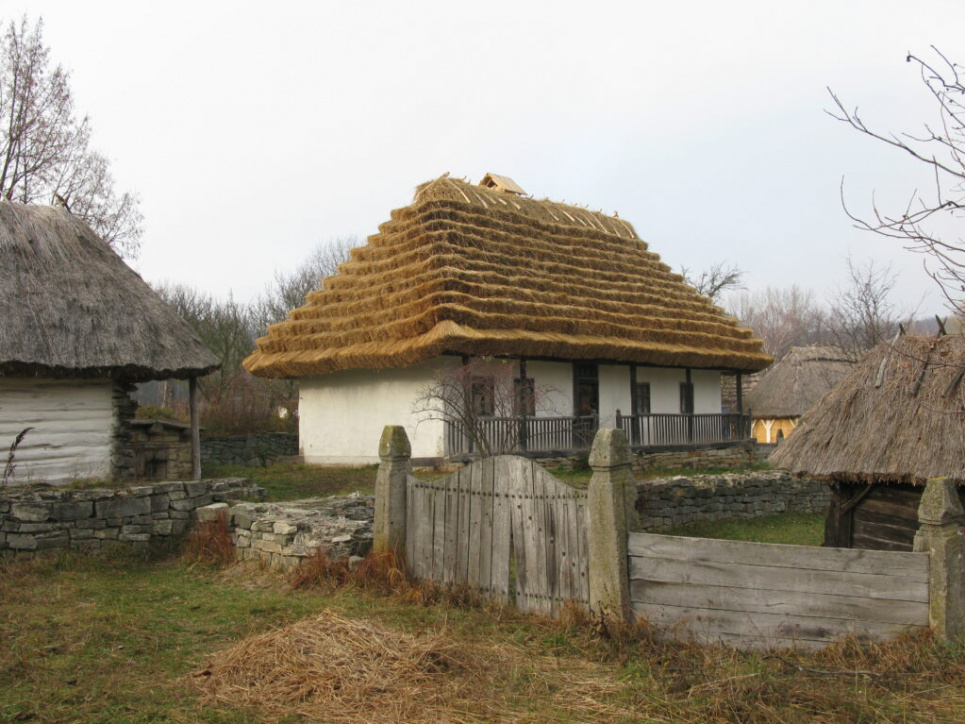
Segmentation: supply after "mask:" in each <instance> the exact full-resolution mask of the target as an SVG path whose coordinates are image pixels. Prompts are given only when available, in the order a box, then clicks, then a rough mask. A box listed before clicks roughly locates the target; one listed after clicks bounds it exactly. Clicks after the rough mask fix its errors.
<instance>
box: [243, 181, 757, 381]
mask: <svg viewBox="0 0 965 724" xmlns="http://www.w3.org/2000/svg"><path fill="white" fill-rule="evenodd" d="M497 178H499V177H497ZM517 188H518V187H517ZM444 353H452V354H460V355H461V354H468V355H479V354H486V355H521V356H526V357H543V358H556V359H586V360H611V361H619V362H636V363H640V364H653V365H670V366H689V367H694V368H706V369H733V370H741V371H747V372H750V371H754V370H759V369H763V368H764V367H766V366H767V365H768V364H770V362H771V358H770V357H769V356H768V355H767V354H765V353H764V352H763V351H762V345H761V341H760V340H758V339H755V338H754V337H753V336H752V333H751V331H750V330H748V329H744V328H742V327H739V326H738V325H737V323H736V321H735V320H734V319H733V318H731V317H728V316H727V315H725V314H724V312H723V311H722V310H721V309H719V308H718V307H715V306H714V305H713V303H712V302H711V301H710V300H709V299H707V298H706V297H702V296H701V295H699V294H698V293H697V292H696V291H695V290H694V289H693V288H692V287H690V286H688V285H687V284H685V283H684V281H683V279H682V278H681V276H680V275H678V274H674V273H673V272H672V271H671V270H670V268H669V267H668V266H667V265H666V264H663V263H662V262H661V261H660V257H659V256H658V255H657V254H654V253H653V252H651V251H650V250H649V249H648V247H647V244H646V243H645V242H643V241H642V240H641V239H640V238H639V237H638V236H637V235H636V233H635V232H634V230H633V227H632V226H631V225H630V224H629V223H628V222H626V221H623V220H622V219H619V218H614V217H611V216H606V215H604V214H602V213H597V212H592V211H587V210H585V209H582V208H578V207H573V206H567V205H565V204H560V203H554V202H551V201H537V200H534V199H530V198H524V197H521V196H518V195H516V194H513V193H506V192H504V191H501V190H500V189H498V188H485V187H480V186H474V185H471V184H468V183H465V182H463V181H458V180H456V179H452V178H448V177H443V178H440V179H436V180H435V181H431V182H429V183H427V184H423V185H422V186H420V187H419V188H418V189H417V190H416V194H415V199H414V201H413V203H412V205H411V206H408V207H406V208H404V209H399V210H396V211H394V212H392V220H391V221H388V222H386V223H384V224H382V225H381V226H380V227H379V233H378V234H376V235H375V236H371V237H369V240H368V244H367V245H366V246H364V247H362V248H359V249H354V250H353V251H352V259H351V261H349V262H347V263H345V264H342V265H341V267H340V268H339V271H338V273H337V274H336V275H335V276H332V277H329V278H328V279H326V280H325V281H324V284H323V287H322V289H321V290H320V291H317V292H313V293H311V294H309V295H308V299H307V303H306V304H305V306H303V307H300V308H298V309H296V310H294V311H292V312H291V315H290V318H289V319H288V320H287V321H284V322H282V323H280V324H277V325H274V326H272V327H271V329H269V331H268V336H267V337H263V338H261V339H259V340H258V349H257V350H256V351H255V352H254V353H253V354H252V355H251V356H250V357H249V358H248V359H247V360H246V361H245V367H246V368H247V369H248V370H249V371H250V372H252V373H253V374H255V375H261V376H266V377H268V376H271V377H302V376H306V375H321V374H328V373H330V372H334V371H337V370H345V369H358V368H367V369H378V368H384V367H405V366H409V365H412V364H415V363H418V362H423V361H426V360H429V359H432V358H434V357H436V356H438V355H440V354H444Z"/></svg>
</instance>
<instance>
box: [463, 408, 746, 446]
mask: <svg viewBox="0 0 965 724" xmlns="http://www.w3.org/2000/svg"><path fill="white" fill-rule="evenodd" d="M616 422H617V427H619V428H622V429H623V431H624V432H626V434H627V439H628V440H629V441H630V444H631V445H634V446H640V447H650V446H653V447H661V446H668V445H699V444H711V443H726V442H737V441H739V440H746V439H747V438H749V437H750V415H749V414H743V415H742V414H739V413H725V414H694V415H677V414H663V413H656V414H651V415H633V416H631V415H621V414H620V413H619V412H618V413H617V418H616ZM467 427H468V426H467V425H460V424H458V423H456V422H452V421H447V422H446V432H445V435H446V453H447V455H461V454H466V453H482V454H498V453H508V452H556V451H560V452H568V451H575V450H587V449H589V447H590V444H591V443H592V442H593V436H594V435H595V434H596V431H597V430H598V429H599V427H600V420H599V418H598V417H597V416H595V415H590V416H586V417H484V418H479V419H476V420H473V421H472V429H471V430H469V429H467Z"/></svg>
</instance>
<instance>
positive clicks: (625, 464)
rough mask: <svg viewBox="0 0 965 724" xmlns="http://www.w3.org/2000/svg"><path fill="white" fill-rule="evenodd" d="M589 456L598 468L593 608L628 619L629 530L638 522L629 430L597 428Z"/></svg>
mask: <svg viewBox="0 0 965 724" xmlns="http://www.w3.org/2000/svg"><path fill="white" fill-rule="evenodd" d="M589 462H590V467H591V468H592V469H593V477H592V478H591V479H590V486H589V488H588V489H587V504H586V508H587V523H588V525H589V528H588V530H587V538H588V547H589V554H590V555H589V571H588V579H589V588H590V610H591V611H592V612H593V613H594V614H596V615H600V616H602V617H604V618H609V619H613V620H618V621H629V620H631V619H632V616H633V613H632V611H631V609H630V581H629V574H628V570H627V568H628V561H627V556H628V553H627V533H628V531H630V530H636V529H637V528H638V527H639V524H638V522H637V516H636V511H635V510H634V508H633V503H634V502H635V501H634V498H635V497H636V486H635V485H634V484H633V477H632V475H631V474H630V446H629V444H628V443H627V436H626V433H624V432H623V430H614V429H611V428H604V429H602V430H600V431H599V432H597V434H596V437H595V438H594V439H593V447H592V448H591V450H590V461H589Z"/></svg>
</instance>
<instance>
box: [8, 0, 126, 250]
mask: <svg viewBox="0 0 965 724" xmlns="http://www.w3.org/2000/svg"><path fill="white" fill-rule="evenodd" d="M90 133H91V131H90V121H89V119H88V118H87V117H86V116H84V117H83V118H81V119H80V120H78V119H77V118H76V117H75V115H74V97H73V94H72V92H71V90H70V74H69V73H68V72H67V71H65V70H64V69H63V67H61V66H60V65H57V66H54V67H51V64H50V49H49V48H48V47H47V46H46V45H44V40H43V21H42V20H38V21H37V23H36V24H35V25H34V26H33V28H31V27H30V24H29V23H28V22H27V18H26V17H24V18H22V19H21V20H20V22H19V23H15V22H13V21H11V22H10V24H9V25H8V27H7V30H6V33H4V35H3V37H2V38H0V195H2V196H3V198H5V199H9V200H13V201H19V202H21V203H25V204H30V203H54V202H55V200H57V201H60V202H61V203H63V204H64V205H65V206H67V207H68V208H69V209H70V210H71V212H72V213H74V214H76V215H77V216H79V217H80V218H82V219H84V221H86V222H87V223H88V224H90V225H91V227H92V228H93V229H94V230H95V231H96V232H97V233H98V234H99V235H100V236H101V238H103V239H104V240H105V241H107V242H108V243H109V244H110V245H111V246H113V247H114V248H115V249H116V250H118V251H120V252H122V253H124V254H125V255H127V256H136V254H137V249H138V246H139V243H140V237H141V231H142V229H141V222H142V219H143V217H142V215H141V212H140V209H139V202H138V199H137V197H136V196H133V195H132V194H130V193H122V194H118V193H117V192H116V191H115V188H114V179H113V177H112V175H111V172H110V163H109V161H108V160H107V158H106V157H105V156H103V155H102V154H100V153H98V152H97V151H95V150H93V149H91V148H90V145H89V144H90Z"/></svg>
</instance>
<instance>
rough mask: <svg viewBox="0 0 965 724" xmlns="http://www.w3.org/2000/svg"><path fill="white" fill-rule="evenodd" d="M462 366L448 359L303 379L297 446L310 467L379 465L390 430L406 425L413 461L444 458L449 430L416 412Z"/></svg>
mask: <svg viewBox="0 0 965 724" xmlns="http://www.w3.org/2000/svg"><path fill="white" fill-rule="evenodd" d="M459 363H460V360H459V358H457V357H444V358H440V359H437V360H433V361H431V362H426V363H423V364H419V365H413V366H412V367H405V368H399V369H383V370H344V371H341V372H334V373H332V374H330V375H324V376H322V377H306V378H303V379H302V380H301V382H300V385H299V403H298V405H299V407H298V444H299V453H300V454H301V455H302V457H303V458H304V460H305V462H307V463H313V464H326V463H328V464H339V465H364V464H372V463H378V462H379V439H380V438H381V437H382V430H383V428H384V427H385V426H386V425H402V426H403V427H405V431H406V433H407V434H408V436H409V442H410V444H411V445H412V457H417V458H422V457H424V458H433V457H441V456H442V455H443V454H444V450H443V431H444V426H443V423H442V422H441V421H438V420H426V419H424V417H425V415H420V414H418V413H416V412H414V411H413V403H414V402H415V401H416V400H417V399H418V398H419V397H420V395H421V394H422V392H423V390H424V389H425V387H426V386H427V385H428V384H430V383H431V382H432V380H433V378H434V376H435V375H436V374H439V373H440V371H441V370H442V369H444V368H446V367H455V366H457V365H458V364H459Z"/></svg>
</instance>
